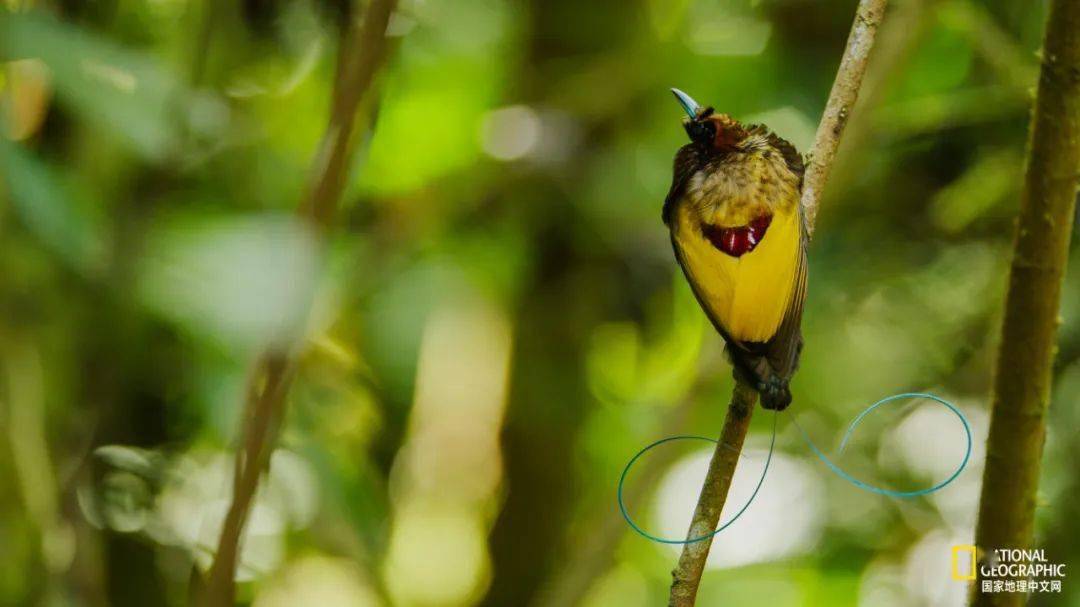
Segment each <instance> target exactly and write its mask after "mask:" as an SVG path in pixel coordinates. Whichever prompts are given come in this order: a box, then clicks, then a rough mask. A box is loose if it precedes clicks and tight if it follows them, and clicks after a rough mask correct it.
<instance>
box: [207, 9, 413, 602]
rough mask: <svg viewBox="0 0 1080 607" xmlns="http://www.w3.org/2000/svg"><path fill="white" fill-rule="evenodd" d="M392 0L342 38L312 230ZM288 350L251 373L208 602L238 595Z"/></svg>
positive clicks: (343, 170)
mask: <svg viewBox="0 0 1080 607" xmlns="http://www.w3.org/2000/svg"><path fill="white" fill-rule="evenodd" d="M395 4H396V2H395V0H373V1H372V2H371V3H370V4H369V5H368V8H367V11H366V13H365V16H364V20H363V22H362V24H360V25H359V26H358V27H357V31H355V32H351V33H350V35H349V36H348V37H347V38H346V39H344V40H343V41H342V44H347V45H349V48H348V51H347V52H342V53H339V61H344V62H346V64H345V65H342V66H340V67H339V70H338V72H337V73H338V77H336V78H335V83H334V95H333V101H332V105H331V111H330V124H329V126H328V127H327V130H326V133H325V134H324V136H323V139H322V142H321V144H320V147H319V150H318V152H317V154H316V157H315V160H314V162H313V169H312V172H311V177H310V185H309V187H308V189H307V195H306V196H305V197H304V200H303V202H302V203H301V205H300V207H299V211H298V212H299V215H300V216H301V218H303V219H304V220H305V221H308V222H310V223H311V224H312V225H313V226H314V227H315V228H316V229H318V230H320V231H325V230H326V229H327V228H329V225H330V220H331V218H332V217H333V213H334V210H335V209H336V207H337V204H338V201H339V199H340V198H341V192H342V190H343V189H344V184H345V178H346V176H347V174H348V170H347V168H348V166H349V164H350V161H351V159H352V149H353V147H352V145H351V143H352V139H353V130H354V129H353V127H354V124H355V122H356V111H357V107H358V106H359V104H360V101H361V100H362V99H363V98H364V95H365V94H366V93H367V91H368V89H369V88H370V85H371V82H372V81H373V79H374V77H375V74H376V73H377V72H378V70H379V68H380V67H381V65H382V63H383V61H384V58H385V56H386V53H387V38H386V27H387V24H388V23H389V20H390V15H391V13H392V12H393V10H394V6H395ZM293 367H294V365H293V360H292V356H291V352H289V351H288V349H279V350H272V351H268V352H266V353H264V354H263V355H262V356H261V357H260V358H259V359H258V362H257V363H256V365H255V370H254V372H253V373H252V376H251V380H250V384H249V388H248V393H247V397H246V399H245V404H244V413H243V417H242V419H241V428H242V430H241V436H242V440H243V446H242V449H241V450H240V451H238V452H237V456H236V462H235V466H234V474H235V476H234V479H233V496H232V502H231V503H230V505H229V510H228V512H227V513H226V516H225V521H224V523H223V525H222V530H221V536H220V538H219V540H218V548H217V552H216V554H215V557H214V563H213V565H212V566H211V568H210V573H209V575H208V582H207V588H206V591H205V593H204V595H203V596H204V597H205V600H204V605H206V606H207V607H231V606H232V605H233V604H234V602H235V596H236V585H235V581H234V579H235V576H236V565H237V560H238V555H239V551H240V542H241V537H242V535H243V531H244V525H245V523H246V521H247V518H248V515H249V513H250V510H251V505H252V502H253V501H254V497H255V493H256V491H257V489H258V485H259V477H260V476H261V474H262V471H263V470H264V469H265V468H266V466H267V465H268V463H269V459H270V454H271V452H272V451H273V446H274V443H275V442H276V439H277V434H278V430H279V428H280V426H281V424H282V422H283V420H284V416H285V397H286V395H287V394H288V390H289V385H290V383H291V379H292V376H293Z"/></svg>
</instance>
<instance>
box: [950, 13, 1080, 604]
mask: <svg viewBox="0 0 1080 607" xmlns="http://www.w3.org/2000/svg"><path fill="white" fill-rule="evenodd" d="M1078 181H1080V2H1078V1H1077V0H1053V2H1051V4H1050V13H1049V16H1048V18H1047V24H1046V35H1045V40H1044V43H1043V51H1042V67H1041V69H1040V76H1039V85H1038V91H1037V93H1036V98H1035V108H1034V112H1033V114H1032V120H1031V127H1030V129H1029V140H1028V158H1027V169H1026V174H1025V178H1024V184H1023V189H1022V190H1021V192H1020V215H1019V219H1018V222H1017V227H1016V234H1015V241H1014V243H1013V247H1014V250H1013V259H1012V266H1011V268H1010V270H1009V288H1008V292H1007V293H1006V295H1005V315H1004V319H1003V321H1002V330H1001V344H1000V346H999V351H998V359H997V366H996V369H995V375H994V386H993V394H992V396H991V402H992V405H991V416H990V435H989V437H988V438H987V445H986V468H985V470H984V472H983V484H982V496H981V498H980V502H979V522H978V526H977V528H976V532H975V544H976V545H977V546H978V547H979V549H980V552H981V554H982V559H981V562H985V560H986V559H987V558H988V557H991V556H992V555H993V551H994V550H996V549H1001V548H1029V547H1031V544H1032V541H1033V537H1032V536H1033V526H1034V519H1035V496H1036V491H1037V490H1038V485H1039V472H1040V462H1041V459H1042V450H1043V443H1044V442H1045V439H1046V410H1047V407H1048V405H1049V400H1050V386H1051V378H1052V375H1051V374H1052V371H1053V360H1054V349H1055V343H1056V340H1057V328H1058V324H1059V322H1060V319H1059V317H1058V307H1059V302H1060V298H1061V283H1062V277H1063V276H1064V274H1065V265H1066V261H1067V259H1068V251H1069V241H1070V238H1071V235H1072V225H1073V222H1074V221H1075V216H1076V195H1077V186H1078ZM981 581H982V577H981V575H980V576H979V577H978V579H977V580H976V582H975V585H974V588H973V589H972V600H971V602H972V605H975V606H976V607H986V606H994V607H1000V606H1018V605H1022V604H1024V602H1025V601H1026V598H1027V597H1026V595H1024V594H1023V593H982V592H980V586H981Z"/></svg>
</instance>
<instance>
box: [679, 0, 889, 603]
mask: <svg viewBox="0 0 1080 607" xmlns="http://www.w3.org/2000/svg"><path fill="white" fill-rule="evenodd" d="M887 5H888V0H860V2H859V6H858V8H857V9H856V12H855V21H854V23H853V24H852V26H851V33H850V34H849V35H848V40H847V46H846V47H845V49H844V56H843V58H842V59H841V61H840V67H839V68H838V69H837V72H836V79H835V80H834V81H833V86H832V90H830V91H829V99H828V101H827V102H826V104H825V111H824V112H823V113H822V117H821V122H820V123H819V124H818V130H817V134H816V135H815V137H814V145H813V147H812V148H811V150H810V154H809V157H808V159H807V160H808V162H807V169H806V175H805V177H804V179H803V190H802V199H801V201H800V204H802V208H803V212H804V214H805V216H806V222H807V228H808V230H809V232H810V233H811V234H813V230H814V222H815V220H816V218H817V210H818V205H819V204H820V203H821V194H822V192H823V191H824V189H825V182H826V181H827V180H828V178H829V171H830V169H831V168H832V163H833V160H834V159H835V158H836V149H837V147H838V146H839V144H840V136H841V135H842V134H843V132H844V126H845V125H846V124H847V119H848V117H849V116H850V115H851V111H852V109H853V108H854V106H855V101H856V100H857V99H858V96H859V88H860V87H861V86H862V80H863V75H864V74H865V73H866V66H867V64H868V63H869V59H870V50H871V49H872V48H873V46H874V38H875V36H876V34H877V30H878V26H879V25H880V24H881V20H882V19H883V18H884V16H885V8H886V6H887ZM756 401H757V393H756V392H755V391H754V388H753V387H751V386H749V385H747V384H745V383H744V382H743V381H741V380H740V379H739V378H738V377H736V383H735V389H734V392H733V393H732V396H731V404H730V405H729V407H728V412H727V416H726V417H725V418H724V427H723V429H722V430H721V432H720V442H719V443H717V447H716V450H715V451H714V452H713V457H712V461H711V462H710V463H709V472H708V474H707V475H706V477H705V483H704V485H702V487H701V494H700V495H699V496H698V502H697V507H696V508H695V509H694V518H693V520H692V522H691V523H690V530H689V531H688V532H687V535H686V538H687V539H688V540H689V539H693V538H698V537H701V536H704V535H707V534H709V533H711V532H712V531H713V530H714V529H716V525H717V523H718V522H719V520H720V513H721V512H722V511H723V509H724V503H725V502H726V501H727V494H728V489H730V487H731V479H732V478H733V477H734V476H735V467H736V464H738V461H739V455H740V454H741V452H742V445H743V441H744V440H745V439H746V433H747V430H748V429H749V428H750V418H751V413H752V411H753V408H754V404H755V402H756ZM711 546H712V538H709V539H707V540H701V541H697V542H693V543H689V544H685V545H683V550H682V554H681V555H680V556H679V563H678V565H676V566H675V569H673V570H672V571H671V577H672V582H671V594H670V596H669V599H668V605H669V607H692V606H693V605H694V603H695V602H696V601H697V592H698V587H699V586H700V584H701V574H702V572H703V571H704V570H705V561H706V559H707V558H708V556H709V548H710V547H711Z"/></svg>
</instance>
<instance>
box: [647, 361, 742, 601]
mask: <svg viewBox="0 0 1080 607" xmlns="http://www.w3.org/2000/svg"><path fill="white" fill-rule="evenodd" d="M757 397H758V395H757V391H755V390H754V388H752V387H751V386H749V385H747V384H745V383H743V382H742V381H736V382H735V389H734V391H733V392H732V394H731V404H730V405H729V406H728V410H727V415H726V416H725V417H724V429H723V430H722V431H721V432H720V442H718V443H716V449H715V450H714V451H713V455H712V460H711V461H710V462H709V472H708V474H706V475H705V482H704V483H703V484H702V485H701V494H700V495H699V496H698V502H697V507H696V508H695V509H694V519H693V522H691V523H690V531H688V532H687V534H686V539H688V540H689V539H695V538H700V537H705V536H707V535H709V534H710V533H712V532H713V530H714V529H716V525H717V523H719V522H720V512H721V511H722V510H723V509H724V503H725V502H726V501H727V494H728V489H730V488H731V479H732V478H734V477H735V467H736V465H737V464H738V463H739V456H740V455H741V454H742V447H743V441H745V440H746V431H747V430H749V429H750V418H751V416H752V415H753V412H754V405H755V404H756V403H757ZM712 541H713V538H712V537H709V538H708V539H704V540H699V541H696V542H692V543H689V544H684V545H683V550H682V554H681V555H680V556H679V564H678V565H676V566H675V569H673V570H672V571H671V578H672V580H671V596H670V598H669V599H668V605H669V606H670V607H690V606H692V605H693V604H694V603H695V601H697V592H698V586H699V585H700V584H701V574H702V573H703V572H704V571H705V561H706V559H708V557H709V548H711V547H712Z"/></svg>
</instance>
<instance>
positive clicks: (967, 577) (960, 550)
mask: <svg viewBox="0 0 1080 607" xmlns="http://www.w3.org/2000/svg"><path fill="white" fill-rule="evenodd" d="M975 550H976V549H975V546H953V547H952V579H954V580H964V581H971V580H974V579H975ZM964 563H966V564H967V567H965V569H967V571H966V572H964V571H962V569H961V567H960V566H961V564H964Z"/></svg>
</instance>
